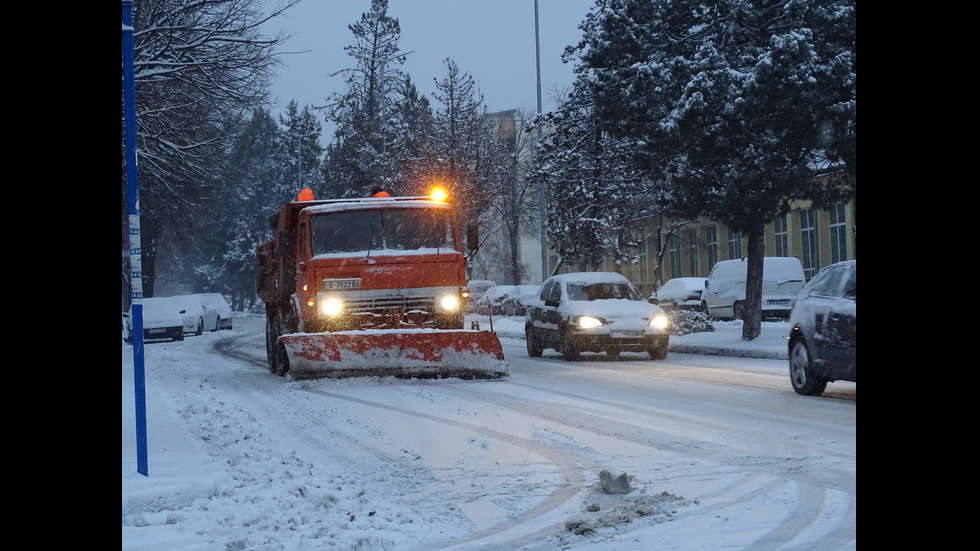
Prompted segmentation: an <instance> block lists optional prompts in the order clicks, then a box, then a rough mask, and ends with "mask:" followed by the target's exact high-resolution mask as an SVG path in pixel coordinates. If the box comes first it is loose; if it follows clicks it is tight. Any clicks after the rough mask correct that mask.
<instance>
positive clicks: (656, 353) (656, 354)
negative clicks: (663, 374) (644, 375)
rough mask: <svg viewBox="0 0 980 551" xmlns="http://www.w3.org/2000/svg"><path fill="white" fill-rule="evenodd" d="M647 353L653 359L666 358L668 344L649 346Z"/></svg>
mask: <svg viewBox="0 0 980 551" xmlns="http://www.w3.org/2000/svg"><path fill="white" fill-rule="evenodd" d="M647 354H649V355H650V359H651V360H665V359H667V345H666V344H665V345H664V346H651V347H649V348H647Z"/></svg>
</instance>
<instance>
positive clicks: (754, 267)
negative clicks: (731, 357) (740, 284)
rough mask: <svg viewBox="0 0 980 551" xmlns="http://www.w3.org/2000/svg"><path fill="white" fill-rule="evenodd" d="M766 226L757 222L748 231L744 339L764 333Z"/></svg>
mask: <svg viewBox="0 0 980 551" xmlns="http://www.w3.org/2000/svg"><path fill="white" fill-rule="evenodd" d="M765 236H766V226H765V224H764V223H762V224H756V225H755V226H753V227H752V228H751V229H750V230H749V232H748V244H747V246H748V262H747V264H746V268H745V271H746V274H745V307H744V308H743V309H742V312H744V314H743V319H742V339H743V340H746V341H751V340H755V339H756V338H757V337H758V336H759V335H760V334H761V333H762V270H763V265H764V264H765V256H766V241H765Z"/></svg>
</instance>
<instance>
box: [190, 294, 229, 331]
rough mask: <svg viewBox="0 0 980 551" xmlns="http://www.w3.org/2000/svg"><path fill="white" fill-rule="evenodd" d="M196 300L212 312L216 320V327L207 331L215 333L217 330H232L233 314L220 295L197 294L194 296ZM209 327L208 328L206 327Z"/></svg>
mask: <svg viewBox="0 0 980 551" xmlns="http://www.w3.org/2000/svg"><path fill="white" fill-rule="evenodd" d="M194 296H195V297H197V299H198V300H199V301H200V302H201V304H203V305H204V307H205V308H206V309H208V310H210V311H213V312H214V313H215V315H216V318H217V325H216V326H215V328H214V329H209V330H211V331H217V330H219V329H232V328H233V326H234V321H233V320H232V318H233V317H234V313H232V311H231V306H228V301H227V300H225V297H224V296H223V295H222V294H221V293H197V294H195V295H194ZM208 327H210V326H208Z"/></svg>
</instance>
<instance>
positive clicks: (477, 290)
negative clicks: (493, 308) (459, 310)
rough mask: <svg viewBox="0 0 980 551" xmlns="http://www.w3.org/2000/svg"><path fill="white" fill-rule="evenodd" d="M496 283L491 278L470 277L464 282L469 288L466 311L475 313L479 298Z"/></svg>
mask: <svg viewBox="0 0 980 551" xmlns="http://www.w3.org/2000/svg"><path fill="white" fill-rule="evenodd" d="M496 284H497V282H496V281H494V280H492V279H471V280H470V281H469V282H468V283H467V284H466V287H467V288H468V289H469V290H470V296H469V299H467V301H466V311H467V312H469V313H471V314H473V313H476V312H477V307H478V306H479V303H480V298H482V297H483V295H484V293H486V292H487V290H488V289H490V288H491V287H493V286H494V285H496ZM484 313H485V312H484Z"/></svg>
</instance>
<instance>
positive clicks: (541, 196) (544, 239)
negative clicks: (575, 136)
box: [534, 0, 548, 282]
mask: <svg viewBox="0 0 980 551" xmlns="http://www.w3.org/2000/svg"><path fill="white" fill-rule="evenodd" d="M534 58H535V64H536V65H537V70H538V117H540V116H541V38H540V32H539V31H538V0H534ZM537 127H538V143H537V145H538V146H540V145H541V121H540V120H538V124H537ZM547 212H548V211H547V208H546V207H545V192H544V182H543V181H540V180H539V182H538V215H539V216H540V217H541V281H542V282H544V280H546V279H548V235H547V231H546V230H545V224H546V223H547Z"/></svg>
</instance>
